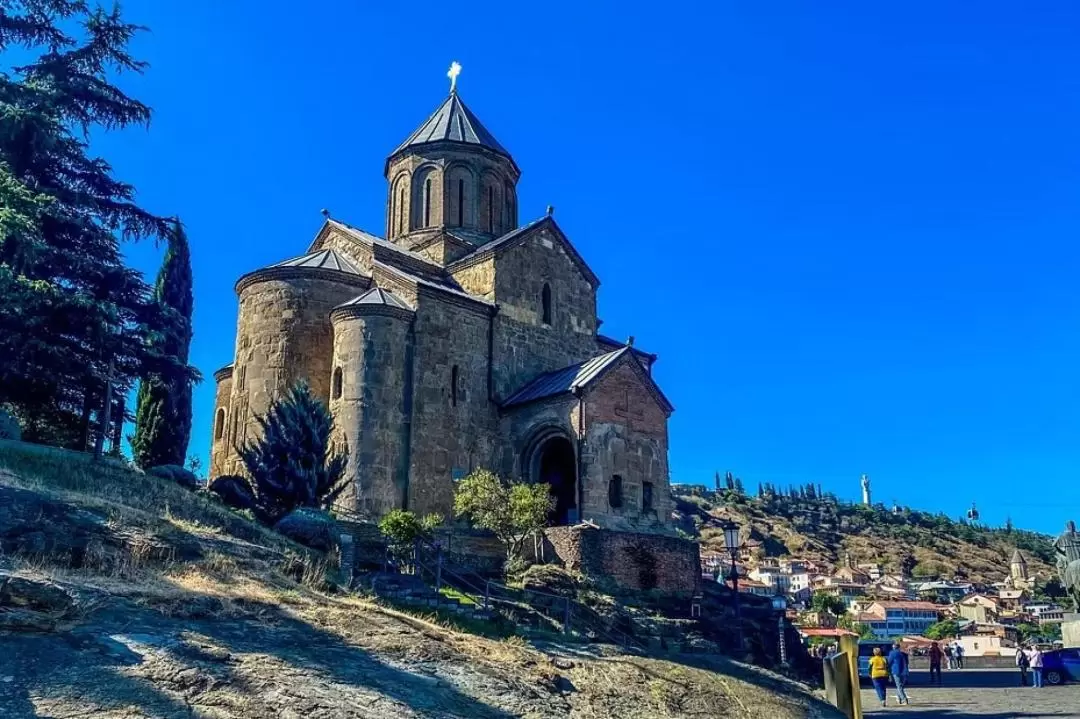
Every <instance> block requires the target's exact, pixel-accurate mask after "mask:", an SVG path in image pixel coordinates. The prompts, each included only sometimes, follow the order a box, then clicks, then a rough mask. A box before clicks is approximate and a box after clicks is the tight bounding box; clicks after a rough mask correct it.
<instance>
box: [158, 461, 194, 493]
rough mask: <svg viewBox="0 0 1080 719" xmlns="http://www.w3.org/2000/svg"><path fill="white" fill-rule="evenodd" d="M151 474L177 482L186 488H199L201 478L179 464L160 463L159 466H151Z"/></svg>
mask: <svg viewBox="0 0 1080 719" xmlns="http://www.w3.org/2000/svg"><path fill="white" fill-rule="evenodd" d="M150 474H152V475H154V476H155V477H161V478H162V479H167V480H169V481H170V482H176V483H177V484H179V485H180V486H181V487H184V488H186V489H198V488H199V478H198V477H196V476H195V473H194V472H189V471H188V470H186V469H184V468H183V467H181V466H180V465H178V464H159V465H158V466H157V467H151V468H150Z"/></svg>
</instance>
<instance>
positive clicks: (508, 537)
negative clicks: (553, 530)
mask: <svg viewBox="0 0 1080 719" xmlns="http://www.w3.org/2000/svg"><path fill="white" fill-rule="evenodd" d="M554 508H555V498H554V497H553V496H551V488H550V487H549V486H548V485H546V484H521V483H517V482H513V483H510V484H507V483H505V482H503V481H502V480H501V479H500V478H499V475H497V474H494V473H492V472H489V471H488V470H486V469H478V470H476V471H475V472H473V473H472V474H470V475H469V476H468V477H466V478H465V479H463V480H461V482H460V483H459V484H458V486H457V490H456V491H455V493H454V513H455V514H456V515H457V516H459V517H465V518H468V519H469V520H470V521H471V522H472V523H473V525H474V526H476V527H479V528H480V529H487V530H489V531H490V532H492V533H493V534H494V535H495V536H496V537H498V538H499V540H500V541H501V542H502V543H503V544H504V545H506V558H507V559H508V560H509V559H512V558H514V557H516V556H517V554H518V552H519V550H520V549H521V545H522V543H523V542H524V541H525V539H526V538H527V537H529V536H531V535H532V534H533V533H534V532H537V531H539V530H541V529H543V527H544V525H545V524H547V518H548V514H550V513H551V510H552V509H554Z"/></svg>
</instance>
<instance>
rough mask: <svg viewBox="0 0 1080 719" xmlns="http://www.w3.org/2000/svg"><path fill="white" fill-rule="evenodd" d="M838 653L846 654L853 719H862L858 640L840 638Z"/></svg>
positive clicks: (848, 637)
mask: <svg viewBox="0 0 1080 719" xmlns="http://www.w3.org/2000/svg"><path fill="white" fill-rule="evenodd" d="M840 651H842V652H844V653H845V654H847V658H848V671H850V672H851V704H852V707H853V708H854V710H855V716H854V719H862V688H861V685H860V684H859V638H858V637H854V636H850V635H849V636H843V637H840Z"/></svg>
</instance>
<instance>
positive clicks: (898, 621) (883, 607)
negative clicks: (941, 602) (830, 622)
mask: <svg viewBox="0 0 1080 719" xmlns="http://www.w3.org/2000/svg"><path fill="white" fill-rule="evenodd" d="M856 616H857V618H856V621H858V622H861V623H863V624H866V625H868V626H869V627H870V629H871V630H872V631H873V632H874V636H877V637H884V638H886V639H891V638H893V637H901V636H904V635H905V634H924V633H925V632H926V630H927V629H929V628H930V626H931V625H932V624H934V623H936V622H937V621H938V619H939V618H940V616H941V607H939V606H938V605H936V604H931V603H930V602H908V601H900V602H892V601H881V602H874V603H873V604H871V605H870V606H869V608H868V609H867V610H866V611H865V612H863V613H860V614H858V615H856Z"/></svg>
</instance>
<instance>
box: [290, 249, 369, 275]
mask: <svg viewBox="0 0 1080 719" xmlns="http://www.w3.org/2000/svg"><path fill="white" fill-rule="evenodd" d="M270 266H271V267H310V268H313V269H322V270H337V271H338V272H349V273H351V274H354V275H359V274H360V270H359V268H357V266H356V265H354V264H353V263H352V262H350V261H349V260H347V259H345V258H344V257H342V256H341V255H339V254H338V253H337V252H335V251H334V250H320V251H319V252H312V253H311V254H310V255H302V256H300V257H293V258H292V259H290V260H285V261H284V262H278V263H277V264H275V265H270Z"/></svg>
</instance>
